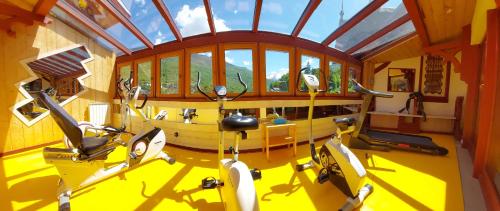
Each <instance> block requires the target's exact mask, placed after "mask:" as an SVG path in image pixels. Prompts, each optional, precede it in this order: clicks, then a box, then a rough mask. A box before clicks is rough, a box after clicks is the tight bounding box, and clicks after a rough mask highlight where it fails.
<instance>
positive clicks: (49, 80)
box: [11, 45, 93, 126]
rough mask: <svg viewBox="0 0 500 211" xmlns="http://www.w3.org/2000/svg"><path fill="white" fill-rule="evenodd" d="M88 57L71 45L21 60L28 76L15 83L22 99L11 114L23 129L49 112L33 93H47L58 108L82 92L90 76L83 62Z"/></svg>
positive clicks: (87, 60)
mask: <svg viewBox="0 0 500 211" xmlns="http://www.w3.org/2000/svg"><path fill="white" fill-rule="evenodd" d="M92 59H93V58H92V54H90V52H89V50H88V49H87V48H86V47H85V46H83V45H72V46H69V47H66V48H62V49H59V50H56V51H52V52H49V53H46V54H44V55H40V56H38V57H35V58H29V59H25V60H22V61H21V65H23V67H24V68H25V69H26V70H27V71H28V73H29V75H30V77H29V78H27V79H25V80H22V81H20V82H19V83H17V84H15V86H16V87H17V88H18V89H19V92H21V94H22V95H23V96H24V97H25V98H26V99H24V100H22V101H20V102H18V103H16V104H15V105H14V106H13V107H12V108H11V110H12V112H13V113H14V115H15V116H16V117H17V118H19V119H20V120H21V121H22V122H23V123H24V124H26V125H27V126H31V125H33V124H34V123H36V122H38V121H40V120H41V119H43V118H44V117H46V116H47V115H48V114H49V110H48V109H47V108H46V107H45V106H44V105H43V104H42V103H40V102H38V100H37V98H36V95H35V94H36V92H39V91H43V90H48V89H50V90H51V91H50V92H48V94H49V95H50V96H51V97H52V98H53V99H54V100H56V101H57V102H59V104H60V105H61V106H64V105H66V104H68V103H69V102H70V101H72V100H74V99H76V98H77V97H78V96H79V95H81V94H82V93H83V92H85V91H86V89H85V86H84V84H83V79H84V78H86V77H88V76H90V72H89V71H88V70H87V68H86V67H85V65H83V64H84V63H87V62H89V61H91V60H92Z"/></svg>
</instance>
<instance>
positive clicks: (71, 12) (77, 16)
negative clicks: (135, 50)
mask: <svg viewBox="0 0 500 211" xmlns="http://www.w3.org/2000/svg"><path fill="white" fill-rule="evenodd" d="M56 6H57V7H59V8H60V9H61V10H62V11H64V12H65V13H66V14H68V15H69V16H71V17H73V18H75V19H76V20H78V21H79V22H80V23H81V24H83V25H84V26H86V27H88V28H90V30H92V31H93V32H95V33H96V34H97V35H99V36H101V37H102V38H103V39H105V40H107V41H108V42H109V43H111V45H114V46H115V47H116V48H118V49H120V50H121V51H122V52H123V53H125V54H128V55H130V54H132V51H131V50H130V49H128V48H127V47H125V45H123V44H122V43H120V42H119V41H118V40H116V39H115V38H114V37H112V36H111V35H110V34H108V33H107V32H106V31H105V30H104V29H103V28H102V27H101V26H99V25H97V23H95V22H94V21H92V20H90V19H89V18H88V17H86V16H85V15H83V14H82V13H81V12H80V11H78V10H77V9H76V8H74V7H73V6H71V5H69V4H68V3H66V2H65V1H57V2H56Z"/></svg>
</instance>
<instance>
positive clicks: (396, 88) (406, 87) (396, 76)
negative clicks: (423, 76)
mask: <svg viewBox="0 0 500 211" xmlns="http://www.w3.org/2000/svg"><path fill="white" fill-rule="evenodd" d="M387 77H388V78H387V91H390V92H413V87H415V69H413V68H389V71H388V76H387Z"/></svg>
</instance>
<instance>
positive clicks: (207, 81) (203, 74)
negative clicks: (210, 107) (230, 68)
mask: <svg viewBox="0 0 500 211" xmlns="http://www.w3.org/2000/svg"><path fill="white" fill-rule="evenodd" d="M198 73H200V78H201V81H200V88H201V89H202V90H203V91H204V92H206V93H211V92H212V90H213V88H214V87H213V80H212V76H213V74H212V52H210V51H209V52H202V53H194V54H191V70H190V74H191V90H190V93H191V94H194V93H198V90H197V89H196V82H197V81H198Z"/></svg>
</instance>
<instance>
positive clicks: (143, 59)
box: [132, 56, 156, 98]
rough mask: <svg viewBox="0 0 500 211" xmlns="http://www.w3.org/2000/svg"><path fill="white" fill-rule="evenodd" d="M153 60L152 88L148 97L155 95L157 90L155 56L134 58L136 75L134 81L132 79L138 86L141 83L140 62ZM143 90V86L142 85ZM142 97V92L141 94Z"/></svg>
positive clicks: (133, 83)
mask: <svg viewBox="0 0 500 211" xmlns="http://www.w3.org/2000/svg"><path fill="white" fill-rule="evenodd" d="M148 61H149V62H151V90H150V92H149V95H148V97H154V96H155V94H156V93H155V91H156V89H155V88H156V87H155V86H156V85H155V84H156V80H155V69H156V64H155V61H156V60H155V56H148V57H144V58H140V59H136V60H134V62H133V64H134V76H133V79H134V80H133V81H132V86H138V83H139V64H142V63H144V62H148ZM141 90H142V87H141ZM139 97H141V98H142V94H141V95H140V96H139Z"/></svg>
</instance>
